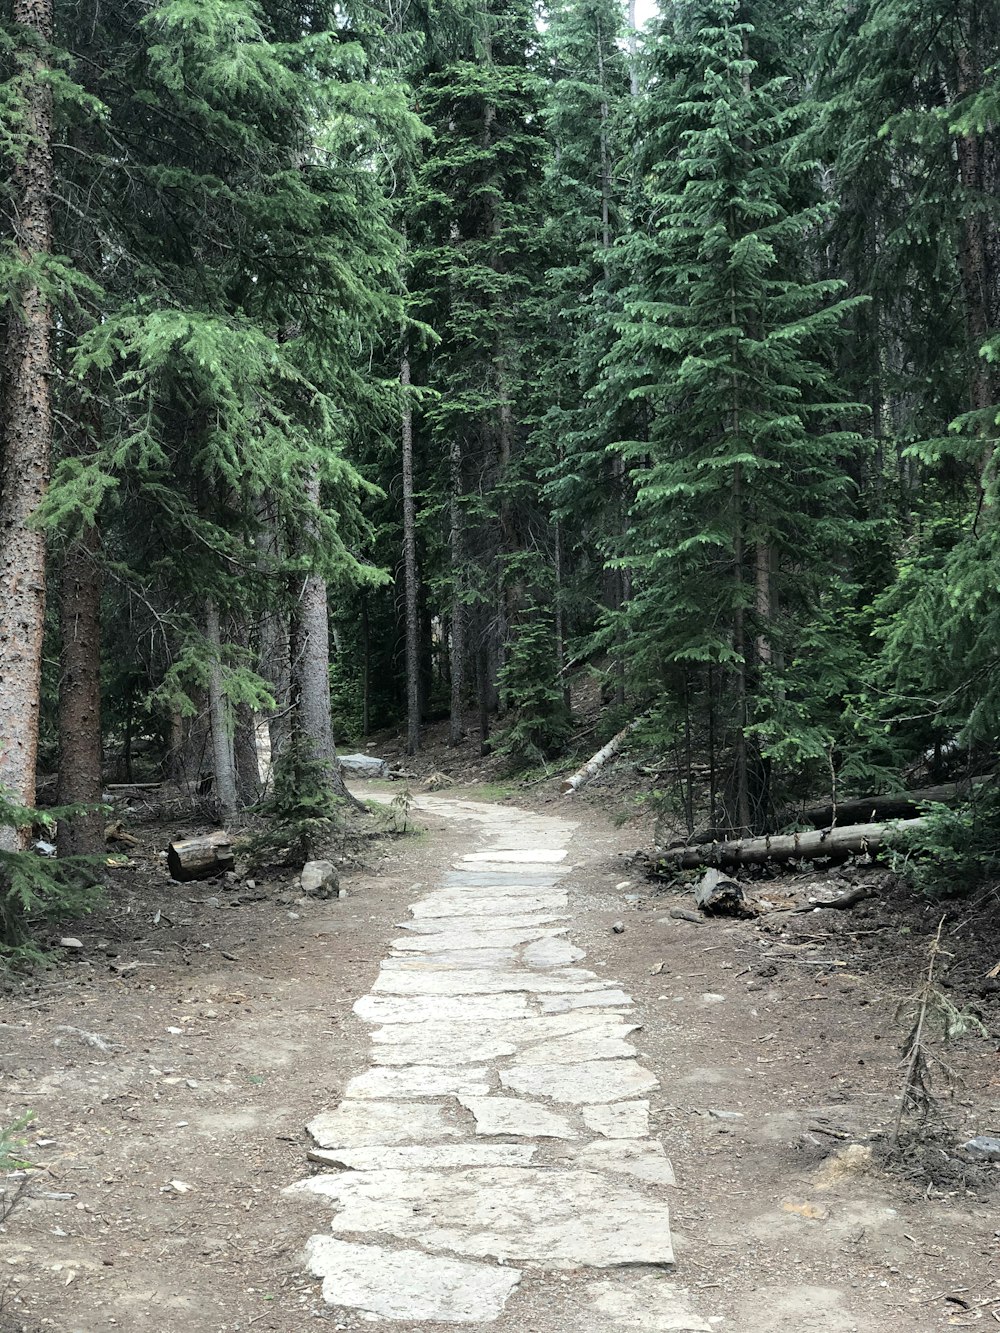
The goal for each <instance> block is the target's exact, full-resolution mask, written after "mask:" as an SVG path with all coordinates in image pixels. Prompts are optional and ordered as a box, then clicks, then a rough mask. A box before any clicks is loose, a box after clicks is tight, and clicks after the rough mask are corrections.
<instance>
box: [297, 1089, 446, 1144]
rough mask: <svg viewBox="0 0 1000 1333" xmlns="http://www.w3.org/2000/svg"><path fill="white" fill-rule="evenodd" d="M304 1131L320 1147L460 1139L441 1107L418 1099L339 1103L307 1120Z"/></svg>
mask: <svg viewBox="0 0 1000 1333" xmlns="http://www.w3.org/2000/svg"><path fill="white" fill-rule="evenodd" d="M306 1132H307V1133H308V1134H309V1135H310V1136H311V1137H312V1138H313V1139H314V1140H315V1142H316V1143H317V1144H319V1146H320V1147H321V1148H364V1147H368V1146H369V1145H377V1146H379V1147H382V1146H384V1145H386V1144H393V1143H412V1142H414V1141H415V1140H416V1141H420V1140H426V1139H430V1140H436V1139H447V1138H459V1137H460V1135H461V1132H462V1131H461V1129H460V1128H459V1126H458V1125H456V1124H455V1123H454V1122H453V1121H451V1120H448V1119H447V1118H446V1116H445V1114H444V1107H441V1106H428V1105H426V1104H423V1103H420V1102H402V1103H393V1102H377V1103H374V1104H373V1103H372V1102H367V1101H364V1102H346V1101H345V1102H341V1103H340V1105H339V1106H338V1107H337V1109H336V1110H335V1111H324V1112H322V1114H320V1115H318V1116H316V1117H315V1119H313V1120H310V1121H309V1123H308V1125H306Z"/></svg>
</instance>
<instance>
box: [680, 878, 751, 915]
mask: <svg viewBox="0 0 1000 1333" xmlns="http://www.w3.org/2000/svg"><path fill="white" fill-rule="evenodd" d="M694 900H695V902H696V903H697V904H698V906H699V907H700V908H701V910H702V911H703V912H704V913H705V915H706V916H751V915H752V914H753V913H752V909H751V907H750V905H749V904H748V902H747V899H746V894H745V893H744V892H743V885H742V884H738V883H737V882H736V880H735V879H730V878H729V876H728V875H724V874H723V873H722V871H721V870H706V871H705V873H704V875H702V877H701V879H700V880H699V881H698V884H697V886H696V887H695V891H694Z"/></svg>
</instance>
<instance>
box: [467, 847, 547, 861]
mask: <svg viewBox="0 0 1000 1333" xmlns="http://www.w3.org/2000/svg"><path fill="white" fill-rule="evenodd" d="M565 860H566V852H565V849H559V848H556V847H492V848H490V849H489V850H488V851H485V852H468V853H466V855H465V856H463V857H462V864H463V865H466V864H476V863H477V862H480V861H490V862H493V863H495V864H506V863H508V862H509V863H510V864H512V865H516V864H519V863H522V862H524V863H526V864H528V865H532V864H533V865H544V864H545V863H546V862H549V861H565Z"/></svg>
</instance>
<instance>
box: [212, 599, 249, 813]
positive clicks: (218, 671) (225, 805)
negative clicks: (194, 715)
mask: <svg viewBox="0 0 1000 1333" xmlns="http://www.w3.org/2000/svg"><path fill="white" fill-rule="evenodd" d="M205 638H206V639H207V640H208V646H209V649H210V651H211V654H212V661H211V665H210V667H209V675H208V712H209V717H210V719H211V724H212V761H213V764H212V766H213V769H214V773H215V797H216V800H217V801H218V803H219V811H220V813H221V815H222V818H223V820H225V821H228V820H230V819H232V818H233V817H234V816H235V814H236V812H237V810H238V809H239V804H240V802H239V796H238V794H237V791H236V765H235V763H234V760H233V737H232V732H231V729H230V727H229V719H228V717H227V715H226V714H227V709H226V696H225V691H224V688H223V680H222V631H221V630H220V628H219V608H218V607H217V606H216V604H215V601H214V599H213V598H211V597H209V598H208V600H207V601H206V602H205Z"/></svg>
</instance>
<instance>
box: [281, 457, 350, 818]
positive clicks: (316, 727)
mask: <svg viewBox="0 0 1000 1333" xmlns="http://www.w3.org/2000/svg"><path fill="white" fill-rule="evenodd" d="M305 490H306V499H307V500H308V501H309V503H310V504H311V505H312V506H313V507H314V509H315V510H316V511H318V510H319V504H320V483H319V471H318V469H316V468H313V469H312V471H311V472H310V474H309V477H308V478H307V481H306V488H305ZM317 535H318V534H317V528H316V522H315V519H306V520H304V522H303V537H304V540H303V543H302V546H301V550H300V554H302V555H304V556H307V557H310V556H314V554H315V546H316V540H317ZM292 698H293V703H294V714H293V727H294V729H295V731H296V733H297V734H298V735H299V736H300V737H301V738H302V740H303V741H304V742H305V744H306V745H307V747H308V748H309V750H310V751H311V752H312V755H313V758H315V759H323V760H325V761H326V762H327V764H328V765H329V768H330V775H329V780H330V787H331V789H332V791H333V794H334V795H335V796H338V797H340V798H341V799H342V800H347V801H350V802H351V803H352V804H356V802H355V801H354V798H353V797H352V796H351V794H350V792H349V791H348V790H347V788H346V787H345V785H344V775H343V773H342V772H341V769H340V763H339V762H338V760H337V748H336V746H335V745H334V742H333V723H332V720H331V718H330V616H329V609H328V606H327V600H326V579H324V578H323V577H322V576H321V575H320V574H317V573H315V572H313V571H310V572H309V573H307V574H306V576H305V578H304V579H303V581H302V583H301V586H300V590H299V596H298V601H297V605H296V608H295V614H294V616H293V617H292Z"/></svg>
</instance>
